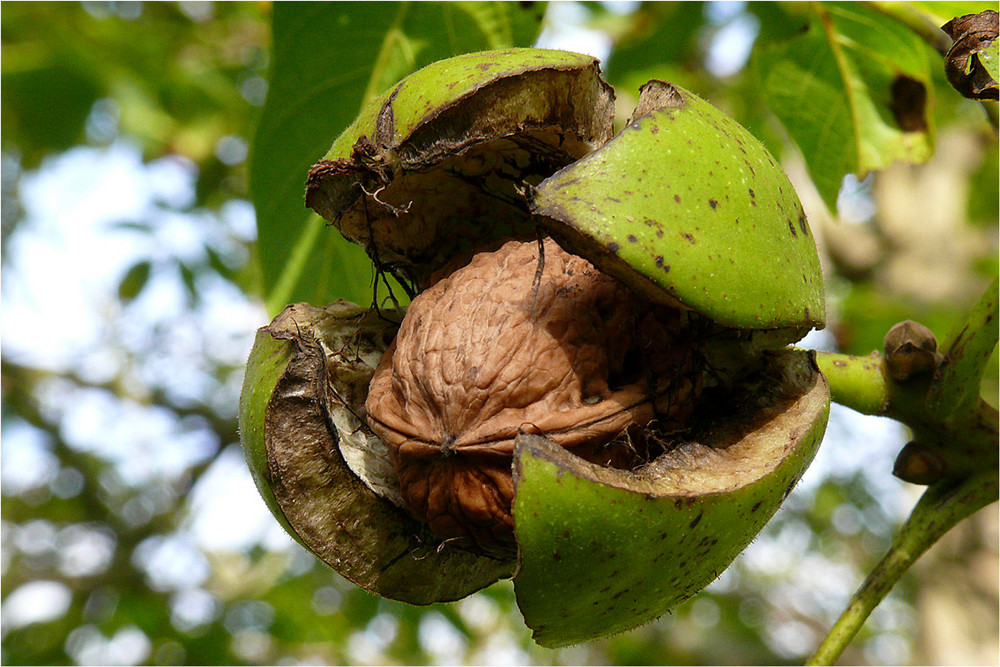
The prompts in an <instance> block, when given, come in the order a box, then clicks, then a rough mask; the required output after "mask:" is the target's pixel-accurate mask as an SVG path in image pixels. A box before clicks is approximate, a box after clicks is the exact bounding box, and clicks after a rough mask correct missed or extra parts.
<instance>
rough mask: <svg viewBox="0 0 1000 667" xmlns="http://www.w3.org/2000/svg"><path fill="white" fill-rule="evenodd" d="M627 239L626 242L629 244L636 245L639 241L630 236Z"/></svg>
mask: <svg viewBox="0 0 1000 667" xmlns="http://www.w3.org/2000/svg"><path fill="white" fill-rule="evenodd" d="M627 238H628V242H629V243H637V242H638V241H639V239H637V238H636V237H634V236H633V235H631V234H629V235H628V237H627Z"/></svg>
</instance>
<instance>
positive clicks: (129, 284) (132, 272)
mask: <svg viewBox="0 0 1000 667" xmlns="http://www.w3.org/2000/svg"><path fill="white" fill-rule="evenodd" d="M150 268H151V267H150V263H149V262H145V261H144V262H137V263H136V264H134V265H133V266H132V268H130V269H129V270H128V271H127V272H126V273H125V275H124V276H123V277H122V279H121V281H120V282H119V283H118V299H119V300H120V301H121V302H122V303H128V302H129V301H131V300H132V299H134V298H135V297H137V296H139V292H141V291H142V288H143V287H145V286H146V283H147V282H148V281H149V270H150Z"/></svg>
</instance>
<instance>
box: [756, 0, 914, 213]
mask: <svg viewBox="0 0 1000 667" xmlns="http://www.w3.org/2000/svg"><path fill="white" fill-rule="evenodd" d="M754 66H755V69H756V72H757V76H758V77H759V79H760V81H761V86H762V88H763V91H764V96H765V99H766V100H767V103H768V106H769V107H770V108H771V110H772V111H773V112H774V114H775V115H776V116H777V117H778V119H779V120H780V121H781V123H782V125H784V127H785V129H786V130H787V131H788V134H789V135H790V136H791V138H792V140H793V141H794V142H795V143H796V145H797V146H798V147H799V150H800V151H801V152H802V155H803V157H804V158H805V161H806V164H807V165H808V168H809V173H810V175H811V176H812V178H813V181H814V182H815V184H816V187H817V188H818V190H819V192H820V194H822V196H823V199H824V201H826V203H827V205H828V206H829V207H830V208H831V209H834V208H835V206H836V201H837V193H838V192H839V190H840V184H841V181H842V180H843V177H844V176H845V175H846V174H848V173H854V174H858V175H859V176H863V175H864V174H865V173H867V172H869V171H872V170H878V169H882V168H884V167H886V166H887V165H888V164H889V163H891V162H893V161H895V160H903V161H906V162H911V163H921V162H925V161H926V160H927V159H928V158H929V157H930V155H931V153H932V149H933V130H932V128H931V124H930V116H929V114H928V109H929V107H930V106H931V95H932V90H933V89H932V86H931V74H930V69H929V64H928V59H927V55H926V49H925V47H924V45H923V44H922V42H921V41H920V39H919V37H918V36H917V35H916V34H915V33H914V32H912V31H911V30H910V29H909V28H906V27H905V26H903V25H901V24H899V23H896V22H895V21H892V20H890V19H888V18H887V17H885V16H883V15H881V14H879V13H877V12H875V11H873V10H871V9H869V8H867V7H865V6H863V5H861V4H860V3H858V4H854V3H847V4H841V3H821V4H817V5H816V12H815V15H814V16H813V17H812V19H811V21H810V24H809V27H808V28H807V30H806V31H805V32H803V33H801V34H799V35H797V36H795V37H793V38H791V39H788V40H785V41H781V42H772V43H768V44H763V45H762V46H761V47H760V48H759V49H758V52H757V53H756V56H755V59H754Z"/></svg>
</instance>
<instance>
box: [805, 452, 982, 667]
mask: <svg viewBox="0 0 1000 667" xmlns="http://www.w3.org/2000/svg"><path fill="white" fill-rule="evenodd" d="M996 500H997V474H996V471H995V470H989V471H986V472H985V473H980V474H978V475H975V476H971V477H967V478H965V479H963V480H960V481H958V482H941V483H939V484H936V485H934V486H931V487H929V488H928V489H927V491H925V492H924V495H923V496H921V498H920V500H919V501H918V502H917V505H916V506H915V507H914V508H913V512H912V513H911V514H910V517H909V518H908V519H907V520H906V523H905V524H903V526H902V527H901V528H900V530H899V532H898V533H897V535H896V539H895V540H894V541H893V544H892V546H891V547H890V548H889V551H888V552H887V553H886V555H885V556H884V557H883V558H882V560H881V562H879V564H878V565H876V566H875V569H874V570H872V572H871V574H869V575H868V578H867V579H865V582H864V583H863V584H862V585H861V588H859V589H858V591H857V592H856V593H855V594H854V597H853V598H852V599H851V602H850V604H849V605H848V607H847V609H845V610H844V613H843V614H841V616H840V618H839V619H838V620H837V622H836V624H834V626H833V628H832V629H831V630H830V633H829V634H828V635H827V636H826V639H824V640H823V643H822V644H820V646H819V648H818V649H817V650H816V653H815V654H814V655H813V656H812V658H810V659H809V661H808V662H807V663H806V664H809V665H832V664H833V663H834V661H836V660H837V658H838V657H840V654H841V653H843V651H844V649H845V648H846V647H847V645H848V644H849V643H850V642H851V640H852V639H853V638H854V635H856V634H857V632H858V630H860V629H861V626H862V625H864V623H865V621H866V620H867V619H868V617H869V616H870V615H871V613H872V611H873V610H874V609H875V607H877V606H878V604H879V603H880V602H881V601H882V600H883V598H885V596H886V595H887V594H888V593H889V591H890V590H892V588H893V586H895V585H896V582H897V581H899V578H900V577H902V576H903V574H904V573H905V572H906V571H907V570H908V569H909V568H910V566H911V565H913V563H914V562H915V561H916V560H917V559H918V558H919V557H920V556H921V555H922V554H923V553H924V552H925V551H927V549H929V548H930V547H931V546H933V544H934V543H935V542H937V541H938V540H939V539H940V538H941V537H942V536H943V535H944V534H945V533H947V532H948V531H949V530H951V528H952V527H953V526H954V525H955V524H957V523H958V522H959V521H961V520H962V519H964V518H965V517H967V516H969V515H970V514H973V513H974V512H976V511H978V510H980V509H982V508H983V507H986V506H987V505H989V504H990V503H992V502H995V501H996Z"/></svg>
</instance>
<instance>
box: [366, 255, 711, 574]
mask: <svg viewBox="0 0 1000 667" xmlns="http://www.w3.org/2000/svg"><path fill="white" fill-rule="evenodd" d="M665 310H666V309H664V308H662V307H657V308H656V309H655V310H654V309H652V307H651V306H649V305H648V304H646V303H644V302H643V301H641V300H640V299H639V298H638V297H637V296H635V295H634V294H633V293H632V292H630V291H629V290H628V289H627V288H626V287H625V286H623V285H622V284H621V283H619V282H618V281H616V280H615V279H613V278H611V277H609V276H607V275H605V274H603V273H601V272H599V271H598V270H597V269H595V268H594V267H593V266H592V265H591V264H590V263H589V262H588V261H586V260H584V259H582V258H580V257H577V256H575V255H571V254H569V253H567V252H566V251H564V250H563V249H562V248H560V247H559V246H558V245H557V244H556V243H555V242H554V241H552V240H551V239H546V240H545V241H544V254H543V257H542V259H541V261H540V259H539V256H538V244H537V243H536V242H518V241H510V242H508V243H506V244H505V245H503V246H502V247H501V248H500V249H499V250H497V251H495V252H483V253H480V254H478V255H475V256H474V257H473V258H472V260H471V262H470V263H469V264H467V265H466V266H464V267H463V268H460V269H458V270H456V271H454V272H453V273H452V274H451V275H449V276H448V277H446V278H444V279H442V280H440V281H439V282H437V283H435V284H434V285H432V286H431V287H429V288H428V289H426V290H425V291H424V292H422V293H421V294H420V295H419V296H417V297H416V298H415V299H414V300H413V303H412V304H411V305H410V308H409V310H408V311H407V314H406V317H405V319H404V320H403V323H402V325H401V327H400V329H399V333H398V334H397V336H396V339H395V341H394V343H393V344H392V346H391V347H390V348H389V349H388V350H387V351H386V353H385V354H384V355H383V357H382V360H381V362H380V363H379V366H378V368H377V369H376V371H375V375H374V377H373V378H372V381H371V384H370V387H369V395H368V399H367V403H366V409H367V414H368V421H369V423H370V425H371V427H372V429H373V430H374V431H375V432H376V434H378V435H379V437H381V438H382V439H383V440H384V441H385V442H386V443H387V444H388V445H389V450H390V453H391V456H392V459H393V463H394V465H395V467H396V471H397V474H398V476H399V482H400V488H401V491H402V495H403V498H404V500H405V501H406V504H407V505H408V507H409V509H410V511H411V512H412V514H413V515H414V516H415V517H416V518H417V519H418V520H421V521H424V522H426V523H427V524H428V525H429V527H430V528H431V530H432V531H433V532H434V533H436V534H437V535H439V536H441V537H442V538H445V539H450V538H458V540H457V541H458V543H459V544H469V543H470V542H471V546H473V547H474V548H477V549H478V550H479V551H482V552H484V553H487V554H491V555H497V556H501V557H509V556H510V555H511V554H512V553H513V551H514V550H515V545H514V537H513V526H514V521H513V517H512V516H511V502H512V499H513V495H514V484H513V480H512V476H511V460H512V455H513V449H514V438H515V436H516V435H517V433H518V432H519V430H528V431H535V432H540V433H542V434H544V435H545V436H546V437H548V438H549V439H551V440H553V441H554V442H556V443H558V444H559V445H562V446H563V447H565V448H567V449H568V450H569V451H572V452H573V453H575V454H577V455H579V456H581V457H583V458H585V459H588V460H590V461H593V462H595V463H601V464H603V465H608V466H611V467H619V468H628V467H633V466H635V465H637V464H639V463H642V462H643V461H644V458H645V457H644V456H643V454H644V452H643V451H642V450H643V447H637V446H636V442H637V441H639V442H640V443H641V442H642V440H643V439H642V428H643V427H645V426H647V425H649V424H650V423H651V422H653V421H654V420H657V422H658V424H660V425H661V426H662V425H665V424H666V425H670V426H673V427H677V426H679V425H681V424H682V423H683V421H684V419H686V417H687V415H688V414H689V413H690V410H691V405H692V404H693V400H691V399H693V398H694V396H695V395H696V394H697V393H698V391H699V389H700V381H699V380H698V379H697V372H696V369H697V363H696V355H694V354H691V353H690V350H688V351H687V352H685V351H683V349H682V351H681V352H680V353H678V352H677V348H670V346H668V345H667V343H668V342H669V340H671V338H676V337H677V329H678V327H679V326H680V325H679V323H680V322H681V321H682V319H683V318H682V316H681V314H680V313H678V312H677V311H670V312H668V313H667V314H664V312H665ZM658 348H664V351H662V352H656V351H657V350H658ZM651 377H655V378H656V379H657V382H660V383H661V385H663V384H665V385H666V390H665V391H661V389H662V387H651V386H650V381H649V378H651ZM630 433H631V435H630Z"/></svg>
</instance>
